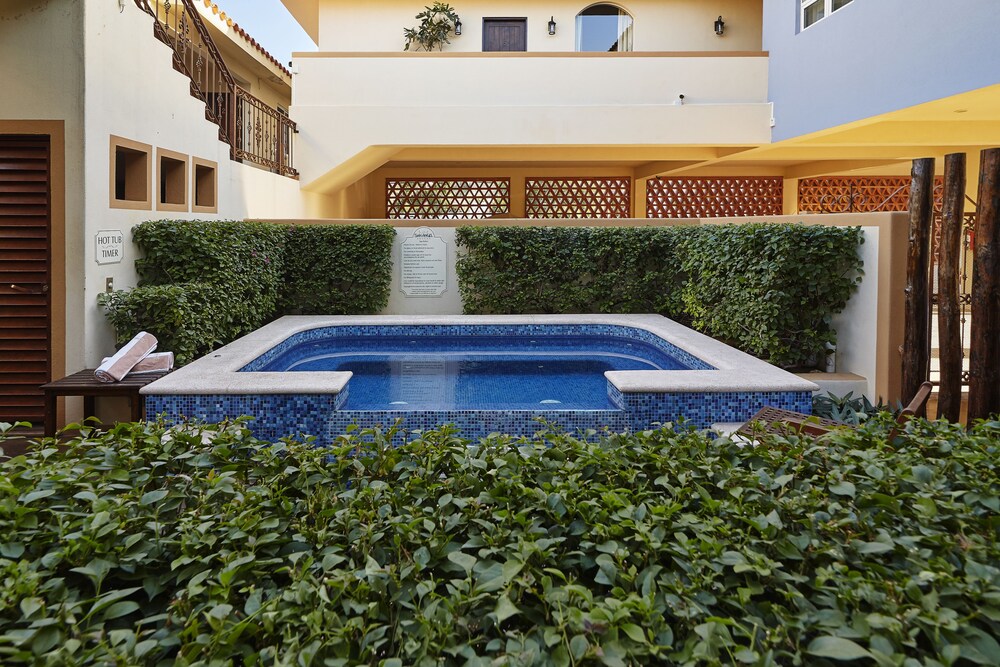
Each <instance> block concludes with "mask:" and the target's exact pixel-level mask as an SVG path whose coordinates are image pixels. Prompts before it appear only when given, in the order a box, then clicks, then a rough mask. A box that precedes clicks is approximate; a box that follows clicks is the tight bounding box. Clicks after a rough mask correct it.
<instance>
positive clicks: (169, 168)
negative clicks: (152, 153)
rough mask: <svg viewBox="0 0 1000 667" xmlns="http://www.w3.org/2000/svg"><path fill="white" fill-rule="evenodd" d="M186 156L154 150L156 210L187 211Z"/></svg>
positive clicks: (160, 149)
mask: <svg viewBox="0 0 1000 667" xmlns="http://www.w3.org/2000/svg"><path fill="white" fill-rule="evenodd" d="M187 165H188V159H187V155H184V154H183V153H175V152H174V151H168V150H166V149H163V148H157V149H156V175H157V179H156V182H157V187H156V209H157V210H158V211H186V210H188V187H187Z"/></svg>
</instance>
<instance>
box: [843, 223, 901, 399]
mask: <svg viewBox="0 0 1000 667" xmlns="http://www.w3.org/2000/svg"><path fill="white" fill-rule="evenodd" d="M861 231H862V232H863V233H864V235H865V242H864V243H863V244H862V245H861V247H860V248H858V255H859V256H860V257H861V261H862V263H863V265H864V272H865V274H864V276H862V278H861V283H860V284H859V285H858V290H857V292H855V293H854V296H852V297H851V300H850V301H848V302H847V307H845V308H844V310H842V311H841V312H840V313H838V314H837V315H834V316H833V328H834V330H835V331H836V332H837V353H836V364H837V368H836V370H837V372H838V373H855V374H857V375H860V376H861V377H863V378H865V380H867V387H866V389H865V392H864V394H865V396H868V397H869V398H870V399H872V401H873V402H874V401H875V400H876V398H877V391H876V389H875V377H876V374H877V361H876V358H877V355H878V321H879V308H880V303H879V301H880V298H881V301H882V303H881V308H882V309H886V303H885V302H886V301H887V300H888V299H889V298H891V295H888V294H882V295H880V294H879V290H878V280H879V274H880V272H882V271H885V270H886V269H885V268H883V267H880V266H879V261H878V256H879V241H880V238H879V228H878V227H870V226H865V227H862V228H861Z"/></svg>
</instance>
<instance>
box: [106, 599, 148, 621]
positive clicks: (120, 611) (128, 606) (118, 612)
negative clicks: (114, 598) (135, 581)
mask: <svg viewBox="0 0 1000 667" xmlns="http://www.w3.org/2000/svg"><path fill="white" fill-rule="evenodd" d="M139 609H140V607H139V605H138V603H136V602H132V601H131V600H122V601H120V602H115V603H114V604H112V605H109V606H108V608H107V609H105V610H104V613H103V614H102V616H103V617H104V620H106V621H109V620H111V619H113V618H120V617H122V616H126V615H128V614H131V613H132V612H134V611H138V610H139Z"/></svg>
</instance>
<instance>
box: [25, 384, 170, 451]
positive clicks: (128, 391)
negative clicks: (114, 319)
mask: <svg viewBox="0 0 1000 667" xmlns="http://www.w3.org/2000/svg"><path fill="white" fill-rule="evenodd" d="M169 372H170V371H153V372H151V373H133V374H131V375H126V376H125V378H124V379H122V381H121V382H101V381H100V380H98V379H97V378H96V377H94V369H93V368H88V369H85V370H82V371H80V372H78V373H73V374H72V375H67V376H66V377H64V378H62V379H61V380H55V381H53V382H49V383H47V384H43V385H42V386H41V387H40V388H41V390H42V393H43V394H45V435H46V436H49V437H51V436H54V435H55V434H56V399H57V398H58V397H59V396H83V413H84V417H93V416H94V412H95V403H96V400H95V399H97V397H98V396H125V397H126V398H128V401H129V408H130V410H131V412H130V418H131V420H132V421H141V420H142V419H144V418H145V417H146V404H145V402H144V401H143V400H142V397H141V396H139V390H140V389H142V388H143V387H145V386H146V385H147V384H149V383H150V382H153V381H154V380H159V379H160V378H161V377H163V376H164V375H166V374H167V373H169Z"/></svg>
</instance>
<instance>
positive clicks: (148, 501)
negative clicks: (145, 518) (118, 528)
mask: <svg viewBox="0 0 1000 667" xmlns="http://www.w3.org/2000/svg"><path fill="white" fill-rule="evenodd" d="M167 493H169V492H168V491H167V489H156V490H155V491H147V492H146V493H144V494H142V498H141V499H140V500H139V504H140V505H152V504H153V503H158V502H160V501H161V500H163V499H164V498H166V497H167Z"/></svg>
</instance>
